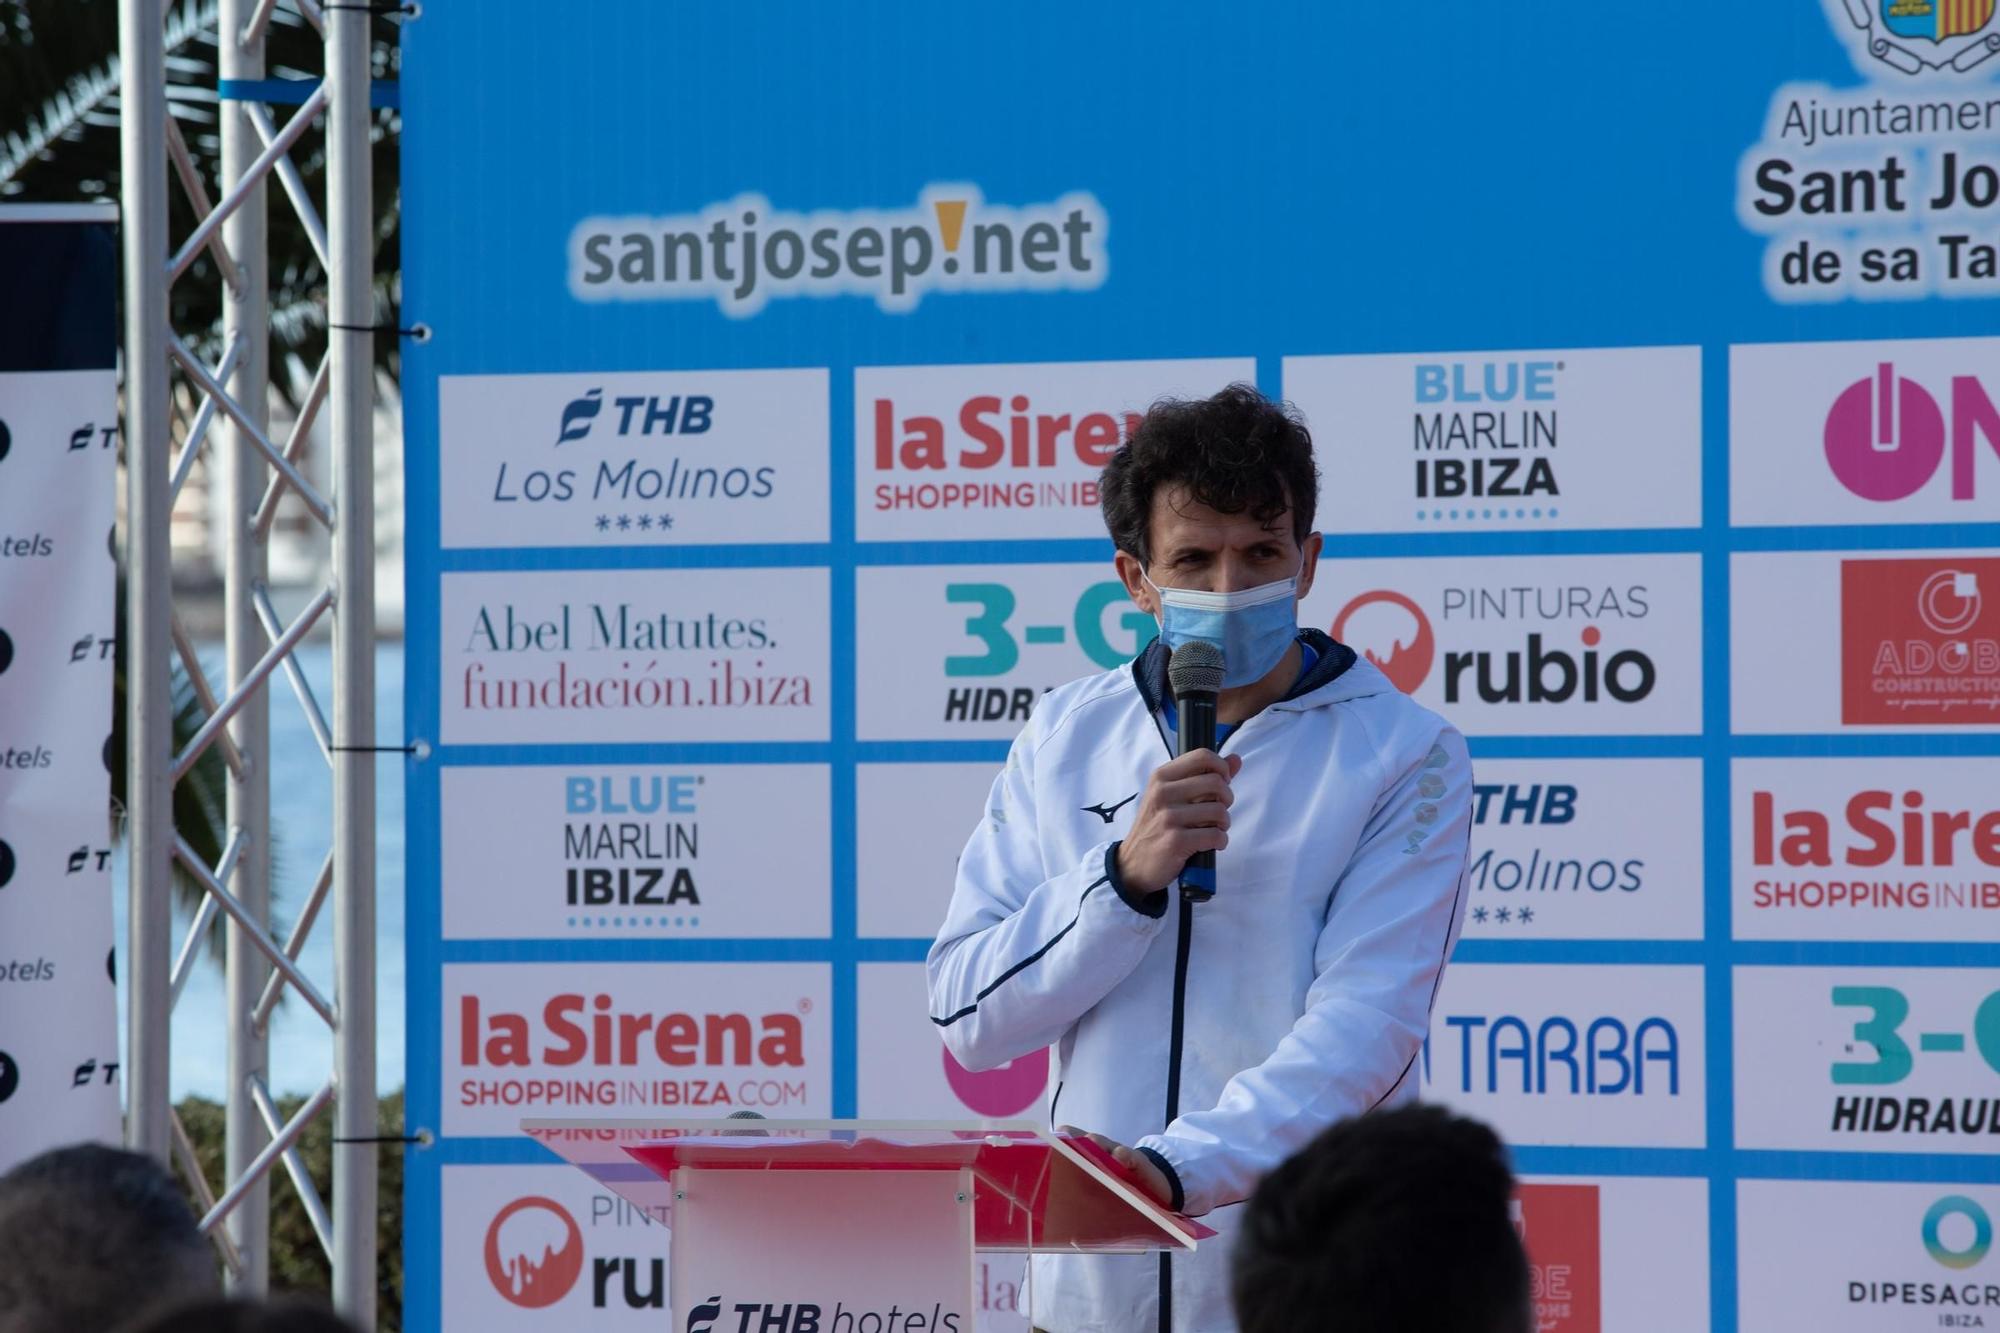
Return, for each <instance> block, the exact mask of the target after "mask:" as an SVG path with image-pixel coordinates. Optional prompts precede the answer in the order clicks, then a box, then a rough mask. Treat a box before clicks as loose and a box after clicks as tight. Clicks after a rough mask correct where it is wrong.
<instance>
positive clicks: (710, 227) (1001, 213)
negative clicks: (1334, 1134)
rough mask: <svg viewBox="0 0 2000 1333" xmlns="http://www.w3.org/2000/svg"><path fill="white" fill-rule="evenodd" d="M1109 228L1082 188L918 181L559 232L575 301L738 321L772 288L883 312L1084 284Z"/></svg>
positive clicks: (1097, 282)
mask: <svg viewBox="0 0 2000 1333" xmlns="http://www.w3.org/2000/svg"><path fill="white" fill-rule="evenodd" d="M1108 229H1109V223H1108V220H1107V219H1106V216H1105V213H1104V209H1103V207H1102V205H1100V204H1099V203H1098V202H1097V199H1096V197H1095V196H1094V195H1091V194H1088V193H1082V192H1077V193H1070V194H1065V195H1063V196H1062V197H1060V198H1058V199H1056V200H1054V201H1053V202H1049V203H1040V204H1026V205H1021V206H1019V207H1010V206H1007V205H1002V204H989V203H987V202H986V199H985V197H984V195H982V194H981V192H980V190H979V188H978V187H977V186H975V185H963V184H952V185H930V186H926V187H925V188H924V189H923V190H922V191H921V192H920V193H919V194H918V196H917V202H916V204H915V205H914V206H912V207H903V208H890V209H855V210H851V211H835V210H832V209H818V210H814V211H812V212H809V213H799V212H791V211H787V210H783V209H779V208H776V207H774V206H773V205H772V203H771V201H770V200H768V199H766V198H765V197H764V196H762V195H758V194H744V195H739V196H737V197H736V198H734V199H731V200H728V201H727V202H723V203H716V204H710V205H709V206H708V207H706V208H704V209H702V210H701V211H700V212H698V213H678V214H673V215H669V216H665V217H647V216H626V217H602V216H599V217H588V218H585V219H583V220H582V221H580V222H578V223H577V224H576V226H575V227H574V228H573V229H572V230H571V232H570V238H569V290H570V295H572V296H574V297H575V298H576V299H577V300H579V301H684V300H712V301H714V302H715V303H716V304H717V305H718V306H720V307H721V308H722V311H723V313H724V314H726V315H730V316H735V317H747V316H750V315H754V314H756V313H758V312H759V311H760V310H762V309H763V308H764V306H765V305H766V303H768V302H769V301H771V300H773V299H774V298H777V297H792V296H836V295H848V296H870V297H873V298H874V300H875V304H876V305H877V306H879V307H881V309H882V310H883V311H885V312H887V313H890V314H903V313H906V312H908V311H911V310H914V309H916V308H917V304H918V302H920V301H921V300H923V298H924V296H925V294H927V293H929V292H934V291H935V292H1036V291H1042V292H1046V291H1089V290H1092V289H1095V288H1097V287H1101V286H1102V285H1103V284H1104V279H1105V276H1106V272H1107V268H1108V260H1107V256H1106V253H1105V248H1104V247H1105V234H1106V232H1107V230H1108Z"/></svg>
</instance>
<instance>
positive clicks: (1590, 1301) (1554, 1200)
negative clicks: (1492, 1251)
mask: <svg viewBox="0 0 2000 1333" xmlns="http://www.w3.org/2000/svg"><path fill="white" fill-rule="evenodd" d="M1512 1213H1513V1220H1514V1231H1515V1234H1516V1235H1518V1236H1520V1238H1521V1244H1522V1246H1523V1248H1525V1249H1526V1250H1527V1252H1528V1281H1529V1294H1530V1298H1531V1299H1532V1300H1533V1301H1534V1308H1535V1329H1536V1333H1602V1330H1603V1327H1604V1301H1603V1296H1602V1291H1603V1286H1604V1255H1603V1250H1602V1247H1601V1246H1600V1244H1599V1241H1598V1232H1599V1226H1598V1198H1597V1186H1595V1185H1528V1184H1523V1185H1518V1186H1516V1187H1515V1190H1514V1198H1513V1201H1512Z"/></svg>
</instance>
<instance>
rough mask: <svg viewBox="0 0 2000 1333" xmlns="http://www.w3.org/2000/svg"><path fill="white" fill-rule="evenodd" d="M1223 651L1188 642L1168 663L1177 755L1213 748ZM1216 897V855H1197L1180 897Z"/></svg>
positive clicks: (1199, 899) (1184, 871)
mask: <svg viewBox="0 0 2000 1333" xmlns="http://www.w3.org/2000/svg"><path fill="white" fill-rule="evenodd" d="M1222 669H1223V660H1222V649H1220V648H1218V647H1216V646H1215V645H1214V644H1212V643H1209V642H1208V641H1206V640H1204V639H1190V640H1188V641H1187V642H1186V643H1184V644H1182V645H1181V646H1180V647H1178V648H1176V649H1175V650H1174V655H1173V656H1172V657H1171V658H1169V659H1168V661H1167V684H1168V685H1169V686H1171V687H1172V688H1173V692H1174V712H1175V714H1176V715H1177V717H1178V719H1179V722H1180V734H1179V738H1178V740H1179V744H1178V746H1177V753H1179V754H1186V753H1188V752H1189V751H1190V750H1213V749H1214V748H1215V696H1216V695H1217V693H1219V692H1220V691H1221V689H1222ZM1214 896H1215V853H1214V852H1196V853H1195V854H1194V855H1193V856H1190V857H1189V858H1188V860H1187V865H1186V866H1185V867H1184V868H1183V869H1182V870H1181V897H1183V898H1185V899H1186V900H1187V901H1189V902H1193V903H1203V902H1207V901H1208V900H1209V899H1210V898H1213V897H1214Z"/></svg>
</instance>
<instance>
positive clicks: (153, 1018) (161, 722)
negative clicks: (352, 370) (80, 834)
mask: <svg viewBox="0 0 2000 1333" xmlns="http://www.w3.org/2000/svg"><path fill="white" fill-rule="evenodd" d="M165 25H166V20H165V15H164V14H163V12H162V9H161V0H119V5H118V43H119V50H120V53H121V55H122V57H123V59H122V61H121V64H120V68H119V76H118V77H119V96H120V98H121V104H122V106H123V111H122V113H121V115H120V118H119V136H120V148H119V167H120V180H121V187H120V188H121V190H122V192H123V196H124V224H123V225H124V250H125V458H126V471H125V485H126V491H125V495H126V501H125V516H126V517H125V525H126V526H125V563H126V597H125V605H126V616H125V622H126V623H125V663H126V666H125V672H126V714H125V736H126V747H127V748H126V754H125V764H126V768H125V772H126V829H127V832H128V836H129V837H130V840H131V843H130V847H131V856H132V860H131V901H130V905H129V913H130V914H129V916H128V918H127V922H126V927H127V937H126V945H125V988H126V1024H127V1026H126V1031H127V1034H128V1042H129V1049H128V1051H127V1054H126V1062H125V1095H126V1117H125V1141H126V1142H127V1143H128V1144H130V1145H131V1146H132V1147H133V1148H136V1149H138V1150H139V1151H141V1152H147V1153H151V1154H152V1155H153V1156H155V1157H158V1158H159V1159H160V1160H161V1161H166V1160H167V1158H168V1156H169V1154H170V1153H171V1152H172V1149H173V1140H172V1136H171V1134H170V1132H169V1130H168V1125H167V1116H168V1113H169V1111H170V1109H171V1107H170V1104H169V1093H168V1087H169V1084H168V1062H169V1058H170V1049H169V1044H168V1043H169V1025H168V1024H167V1023H166V1022H165V1021H163V1019H164V1016H165V1015H167V1014H168V1013H169V1012H170V1011H171V1008H172V1004H173V967H174V959H173V924H174V923H173V845H174V812H173V781H172V779H171V777H170V776H169V773H170V769H169V765H170V764H171V763H172V761H173V743H174V733H173V688H172V677H171V674H170V672H171V668H170V666H169V660H170V658H171V655H172V653H173V651H174V649H173V642H172V637H173V636H172V630H171V620H170V613H169V603H168V600H167V597H166V596H165V595H163V594H164V593H165V592H166V590H168V589H170V588H171V587H172V571H171V570H170V568H169V562H170V560H171V556H172V547H171V540H170V537H169V533H168V528H169V525H170V524H171V522H172V517H171V514H172V500H171V498H170V478H171V476H172V473H171V471H170V469H171V467H172V465H173V458H172V452H173V442H172V440H171V439H170V438H169V432H168V414H169V410H170V408H169V402H168V397H167V309H168V307H167V284H166V282H165V281H164V273H165V270H166V263H167V134H166V122H167V56H166V26H165Z"/></svg>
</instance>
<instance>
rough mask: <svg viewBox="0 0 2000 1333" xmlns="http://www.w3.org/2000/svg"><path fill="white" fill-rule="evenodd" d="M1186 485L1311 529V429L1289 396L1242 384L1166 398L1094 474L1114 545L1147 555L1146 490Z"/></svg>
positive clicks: (1149, 499) (1315, 480) (1221, 506)
mask: <svg viewBox="0 0 2000 1333" xmlns="http://www.w3.org/2000/svg"><path fill="white" fill-rule="evenodd" d="M1162 486H1169V487H1171V486H1183V487H1186V488H1187V492H1188V496H1189V498H1191V499H1193V500H1194V501H1196V502H1197V503H1199V504H1204V505H1207V506H1208V507H1209V508H1210V509H1213V510H1215V511H1217V512H1218V513H1223V514H1241V513H1248V514H1249V515H1250V516H1251V517H1252V518H1254V519H1256V520H1257V521H1258V522H1259V523H1263V524H1266V525H1269V524H1273V523H1276V522H1277V521H1278V520H1279V519H1280V518H1283V517H1284V516H1285V515H1286V514H1290V515H1291V519H1292V537H1293V539H1294V540H1296V541H1297V542H1299V543H1300V544H1301V545H1303V544H1304V542H1305V539H1306V538H1307V537H1308V536H1310V535H1311V534H1312V530H1313V509H1314V507H1315V505H1317V503H1318V501H1319V470H1318V469H1317V468H1315V467H1314V466H1313V448H1312V435H1311V434H1310V433H1308V432H1307V430H1306V426H1305V422H1304V420H1303V419H1302V418H1301V417H1300V416H1299V414H1298V411H1297V410H1296V409H1295V408H1293V407H1292V406H1291V404H1289V403H1274V402H1272V401H1271V400H1270V399H1268V398H1266V397H1265V396H1264V395H1263V394H1261V393H1258V392H1257V390H1256V389H1254V388H1252V387H1251V386H1250V385H1248V384H1232V385H1230V386H1229V387H1228V388H1226V389H1224V390H1223V391H1222V392H1220V393H1218V394H1216V395H1215V396H1214V397H1212V398H1163V399H1161V400H1160V401H1159V402H1157V403H1154V404H1153V406H1152V408H1151V409H1150V410H1149V411H1148V412H1147V413H1146V415H1145V416H1144V417H1142V418H1140V420H1139V425H1138V428H1137V429H1135V430H1134V431H1133V432H1132V438H1130V439H1129V440H1127V441H1125V443H1124V444H1121V445H1119V446H1118V451H1117V452H1116V453H1114V454H1112V455H1111V461H1110V462H1109V463H1106V464H1105V465H1104V475H1103V476H1102V477H1101V478H1100V479H1099V481H1098V501H1099V503H1100V504H1101V505H1102V506H1103V508H1104V526H1105V527H1107V528H1109V529H1110V530H1111V540H1112V542H1113V543H1115V544H1116V545H1117V547H1118V549H1119V550H1121V551H1124V552H1126V553H1127V554H1128V555H1131V556H1134V557H1136V558H1137V559H1138V560H1139V561H1140V562H1141V563H1145V562H1147V561H1149V560H1150V559H1151V550H1150V547H1149V545H1148V541H1147V539H1148V537H1149V535H1150V533H1149V531H1148V529H1149V527H1150V525H1151V521H1152V516H1153V496H1154V495H1155V494H1156V493H1157V492H1158V491H1159V489H1160V488H1161V487H1162Z"/></svg>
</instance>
